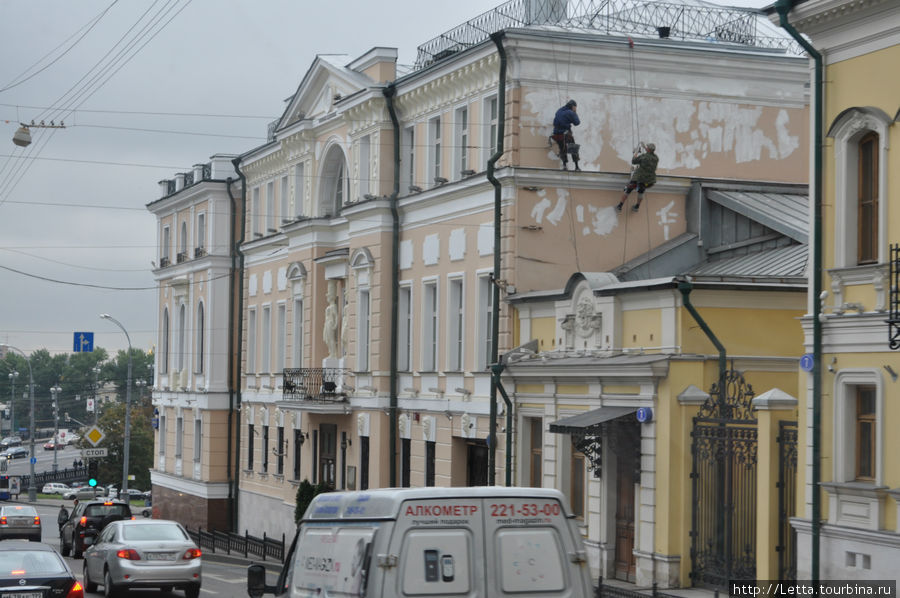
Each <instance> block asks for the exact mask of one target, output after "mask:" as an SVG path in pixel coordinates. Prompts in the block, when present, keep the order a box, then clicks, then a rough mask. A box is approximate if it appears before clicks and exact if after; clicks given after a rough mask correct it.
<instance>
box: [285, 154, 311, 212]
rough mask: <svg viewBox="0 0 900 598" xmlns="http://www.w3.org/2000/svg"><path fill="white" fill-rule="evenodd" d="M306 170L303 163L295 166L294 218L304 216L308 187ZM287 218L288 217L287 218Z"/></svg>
mask: <svg viewBox="0 0 900 598" xmlns="http://www.w3.org/2000/svg"><path fill="white" fill-rule="evenodd" d="M305 173H306V168H305V166H304V164H303V162H300V163H299V164H295V165H294V214H293V215H294V216H295V217H297V218H299V217H300V216H303V196H304V190H305V185H306V180H305ZM286 217H287V216H286Z"/></svg>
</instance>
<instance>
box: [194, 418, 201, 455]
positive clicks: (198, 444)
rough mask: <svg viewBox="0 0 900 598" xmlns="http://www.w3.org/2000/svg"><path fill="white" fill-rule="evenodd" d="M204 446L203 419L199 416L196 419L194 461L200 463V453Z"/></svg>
mask: <svg viewBox="0 0 900 598" xmlns="http://www.w3.org/2000/svg"><path fill="white" fill-rule="evenodd" d="M202 447H203V420H201V419H200V418H199V417H198V418H196V419H195V420H194V463H200V455H201V454H202V452H203V451H202Z"/></svg>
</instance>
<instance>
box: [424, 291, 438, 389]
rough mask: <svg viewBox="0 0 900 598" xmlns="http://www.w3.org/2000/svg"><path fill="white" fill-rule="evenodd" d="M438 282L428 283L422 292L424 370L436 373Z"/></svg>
mask: <svg viewBox="0 0 900 598" xmlns="http://www.w3.org/2000/svg"><path fill="white" fill-rule="evenodd" d="M437 296H438V295H437V282H436V281H429V282H426V283H425V285H424V287H423V290H422V303H423V306H422V336H423V339H422V366H421V367H422V370H423V371H426V372H435V371H437V369H438V365H437V363H438V362H437V357H438V350H437V343H438V316H439V314H438V303H437Z"/></svg>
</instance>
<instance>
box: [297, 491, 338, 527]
mask: <svg viewBox="0 0 900 598" xmlns="http://www.w3.org/2000/svg"><path fill="white" fill-rule="evenodd" d="M333 490H334V488H332V487H331V486H330V485H328V484H325V483H324V482H319V483H318V484H316V485H315V486H313V485H312V484H310V483H309V480H303V481H302V482H300V485H299V486H298V487H297V498H296V502H297V506H295V507H294V522H295V523H297V524H299V523H300V520H301V519H303V514H304V513H306V509H307V508H308V507H309V503H311V502H312V500H313V499H314V498H315V497H316V495H318V494H322V493H323V492H331V491H333Z"/></svg>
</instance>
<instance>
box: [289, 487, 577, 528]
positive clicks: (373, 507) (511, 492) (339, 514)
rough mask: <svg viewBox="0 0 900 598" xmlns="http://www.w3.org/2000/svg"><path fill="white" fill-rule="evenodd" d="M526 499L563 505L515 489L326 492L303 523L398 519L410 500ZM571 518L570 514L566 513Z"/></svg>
mask: <svg viewBox="0 0 900 598" xmlns="http://www.w3.org/2000/svg"><path fill="white" fill-rule="evenodd" d="M515 497H521V498H529V499H544V500H548V499H557V500H559V501H560V502H561V504H562V505H566V501H565V500H563V495H562V493H561V492H560V491H559V490H555V489H553V488H519V487H515V486H514V487H509V488H505V487H501V486H481V487H478V486H476V487H473V488H439V487H430V488H382V489H378V490H365V491H362V492H326V493H323V494H319V495H317V496H316V497H315V498H314V499H313V501H312V503H310V505H309V508H308V509H307V510H306V515H304V517H303V519H304V521H308V520H318V521H334V520H348V519H364V520H371V519H396V518H397V517H398V516H399V515H400V506H401V505H402V504H403V503H404V502H405V501H410V500H435V501H437V500H439V501H447V500H454V499H459V500H460V501H463V500H475V499H480V498H515ZM566 516H571V513H566Z"/></svg>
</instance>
